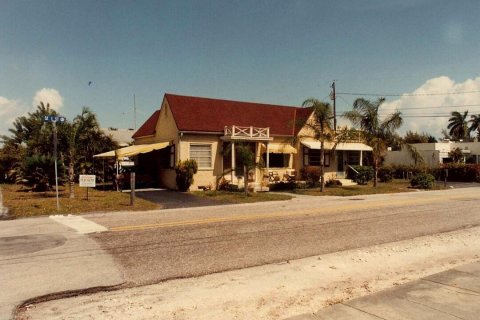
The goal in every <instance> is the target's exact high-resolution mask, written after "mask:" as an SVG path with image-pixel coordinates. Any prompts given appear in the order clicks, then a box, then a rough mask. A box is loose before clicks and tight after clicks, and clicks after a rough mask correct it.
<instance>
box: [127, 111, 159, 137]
mask: <svg viewBox="0 0 480 320" xmlns="http://www.w3.org/2000/svg"><path fill="white" fill-rule="evenodd" d="M159 116H160V110H156V111H155V112H154V113H153V114H152V115H151V116H150V118H148V119H147V121H145V122H144V123H143V124H142V126H141V127H140V128H138V130H137V131H136V132H135V133H134V134H133V136H132V138H133V139H135V138H139V137H145V136H153V135H154V134H155V132H156V129H155V128H156V127H157V122H158V117H159Z"/></svg>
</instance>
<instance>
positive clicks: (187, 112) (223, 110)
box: [133, 93, 312, 138]
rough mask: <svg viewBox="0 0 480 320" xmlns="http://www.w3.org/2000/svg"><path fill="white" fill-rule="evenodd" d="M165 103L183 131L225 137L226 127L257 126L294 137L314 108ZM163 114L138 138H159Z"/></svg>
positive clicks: (196, 100)
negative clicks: (211, 133) (157, 130)
mask: <svg viewBox="0 0 480 320" xmlns="http://www.w3.org/2000/svg"><path fill="white" fill-rule="evenodd" d="M165 99H166V100H167V102H168V105H169V106H170V110H171V112H172V114H173V118H174V119H175V123H176V125H177V128H178V130H179V131H195V132H214V133H217V132H218V133H222V132H223V131H224V127H225V126H232V125H236V126H245V127H249V126H253V127H259V128H267V127H269V128H270V135H273V136H293V135H295V134H297V133H298V131H299V130H300V127H299V126H298V125H297V123H298V122H301V120H305V121H306V120H307V118H308V117H309V116H310V114H311V112H312V110H311V108H299V107H289V106H281V105H273V104H264V103H254V102H242V101H231V100H222V99H212V98H200V97H190V96H181V95H176V94H170V93H166V94H165ZM158 115H159V111H158V110H157V111H155V113H154V114H153V115H152V116H151V117H150V118H149V119H148V120H147V121H146V122H145V123H144V124H143V125H142V126H141V127H140V129H138V131H137V132H136V133H135V134H134V135H133V137H134V138H136V137H141V136H146V135H153V134H155V125H156V122H157V121H158Z"/></svg>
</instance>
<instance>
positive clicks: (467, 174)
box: [432, 163, 480, 182]
mask: <svg viewBox="0 0 480 320" xmlns="http://www.w3.org/2000/svg"><path fill="white" fill-rule="evenodd" d="M445 169H448V177H447V180H448V181H456V182H480V164H464V163H446V164H444V165H442V166H441V167H438V168H434V169H432V174H433V175H435V177H436V178H437V179H438V180H443V179H445Z"/></svg>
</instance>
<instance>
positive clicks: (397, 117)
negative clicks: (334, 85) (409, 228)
mask: <svg viewBox="0 0 480 320" xmlns="http://www.w3.org/2000/svg"><path fill="white" fill-rule="evenodd" d="M384 102H385V98H380V99H378V100H376V101H369V100H366V99H364V98H358V99H356V100H355V101H354V102H353V110H352V111H348V112H346V113H345V115H344V116H345V117H346V118H347V119H349V120H350V121H351V122H352V123H353V124H354V125H355V126H358V127H359V128H360V130H361V134H362V136H363V139H364V141H365V143H366V144H367V145H369V146H370V147H372V158H373V170H374V179H373V185H374V187H376V186H377V177H378V169H379V168H380V165H381V162H382V160H383V158H384V157H385V154H386V152H387V148H388V145H387V141H389V140H391V139H392V136H393V135H394V134H395V131H396V130H397V129H398V128H400V127H401V125H402V123H403V119H402V117H401V113H400V112H399V111H397V112H394V113H392V114H390V115H388V116H387V117H385V119H383V120H381V119H380V116H379V114H378V113H379V109H380V107H381V105H382V103H384Z"/></svg>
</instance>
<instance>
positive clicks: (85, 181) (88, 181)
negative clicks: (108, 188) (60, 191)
mask: <svg viewBox="0 0 480 320" xmlns="http://www.w3.org/2000/svg"><path fill="white" fill-rule="evenodd" d="M78 182H79V184H80V187H87V188H95V175H94V174H81V175H80V177H79V179H78Z"/></svg>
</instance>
